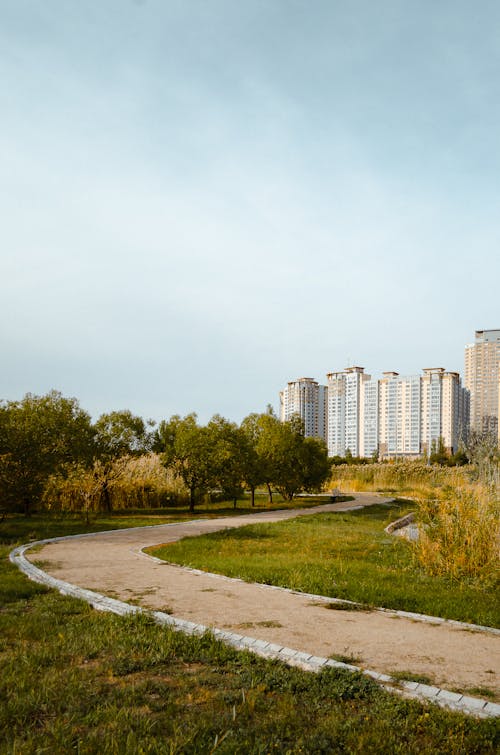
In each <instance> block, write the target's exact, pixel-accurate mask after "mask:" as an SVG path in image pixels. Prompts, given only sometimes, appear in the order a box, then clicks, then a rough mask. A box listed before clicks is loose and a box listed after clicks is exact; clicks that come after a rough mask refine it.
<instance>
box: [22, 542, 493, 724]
mask: <svg viewBox="0 0 500 755" xmlns="http://www.w3.org/2000/svg"><path fill="white" fill-rule="evenodd" d="M120 531H121V532H123V530H120ZM94 534H95V535H97V534H102V533H85V534H82V535H68V536H63V537H56V538H48V539H45V540H38V541H35V542H32V543H27V544H25V545H21V546H18V547H17V548H14V550H12V551H11V553H10V554H9V558H10V561H11V562H12V563H13V564H14V565H15V566H17V567H18V568H19V569H20V571H22V572H23V573H24V574H25V575H26V576H27V577H28V578H29V579H31V580H33V581H34V582H38V583H39V584H43V585H46V586H47V587H50V588H52V589H55V590H58V591H59V592H60V593H61V594H63V595H69V596H71V597H74V598H78V599H80V600H84V601H85V602H87V603H89V604H90V605H91V606H92V607H93V608H95V609H97V610H99V611H109V612H111V613H115V614H118V615H120V616H128V615H133V614H138V613H144V614H147V615H148V616H152V617H153V618H154V619H155V621H157V623H158V624H161V625H165V626H169V627H171V628H172V629H175V630H177V631H181V632H184V633H185V634H188V635H202V634H204V633H205V632H211V633H212V634H213V636H214V637H215V638H216V639H219V640H221V641H222V642H224V643H225V644H227V645H230V646H231V647H233V648H234V649H235V650H247V651H249V652H252V653H255V654H256V655H259V656H261V657H263V658H269V659H273V660H279V661H282V662H283V663H286V664H288V665H290V666H298V667H299V668H302V669H303V670H305V671H311V672H318V671H319V670H320V669H322V668H338V669H343V670H347V671H351V672H358V673H361V674H364V675H365V676H369V677H370V678H372V679H374V680H375V681H376V682H378V683H380V684H381V685H382V686H383V687H384V689H386V690H387V691H389V692H391V693H396V694H400V695H402V696H404V697H410V698H414V699H417V700H419V701H420V702H433V703H435V704H437V705H439V706H441V707H445V708H447V709H449V710H452V711H456V712H460V713H465V714H467V715H471V716H475V717H478V718H495V717H500V705H499V704H497V703H492V702H490V701H487V700H481V699H479V698H472V697H469V696H466V695H462V694H461V693H455V692H451V691H449V690H444V689H440V688H439V687H433V686H430V685H425V684H416V686H415V682H405V681H402V682H399V681H397V680H396V679H393V678H392V677H390V676H388V675H387V674H382V673H379V672H377V671H371V670H369V669H364V668H361V667H359V666H354V665H351V664H348V663H342V662H341V661H335V660H333V659H331V658H321V657H318V656H312V655H309V654H308V653H304V652H303V651H299V650H294V649H293V648H288V647H284V646H281V645H278V644H275V643H271V642H266V641H264V640H258V639H256V638H255V637H250V636H245V635H240V634H236V633H234V632H228V631H226V630H221V629H217V628H212V627H207V626H204V625H203V624H196V623H195V622H192V621H186V620H184V619H179V618H176V617H174V616H171V615H170V614H167V613H164V612H162V611H151V610H149V609H144V608H142V607H140V606H134V605H131V604H130V603H125V602H124V601H121V600H116V599H115V598H109V597H107V596H105V595H102V594H100V593H97V592H94V591H93V590H86V589H84V588H82V587H78V586H77V585H74V584H72V583H70V582H64V581H63V580H60V579H57V578H56V577H52V576H51V575H50V574H47V573H46V572H44V571H43V570H42V569H40V568H39V567H38V566H35V564H33V563H31V562H30V561H28V559H27V558H26V556H25V553H26V551H27V550H29V549H31V548H34V547H36V546H40V545H46V544H48V543H53V542H61V541H62V540H69V539H73V538H79V537H88V536H89V535H94ZM144 555H146V554H144ZM202 573H203V574H206V572H202ZM216 576H220V575H216ZM240 581H242V580H240ZM275 589H286V588H275ZM292 592H294V591H292ZM300 594H301V595H306V597H307V596H308V594H305V593H300ZM311 597H315V598H323V599H325V600H326V599H327V598H325V597H324V596H311ZM328 600H332V599H331V598H328ZM343 602H345V601H343ZM381 610H387V609H381ZM418 615H419V614H415V616H418ZM428 618H432V617H428ZM453 623H460V622H453ZM471 626H474V625H471ZM486 629H488V628H486Z"/></svg>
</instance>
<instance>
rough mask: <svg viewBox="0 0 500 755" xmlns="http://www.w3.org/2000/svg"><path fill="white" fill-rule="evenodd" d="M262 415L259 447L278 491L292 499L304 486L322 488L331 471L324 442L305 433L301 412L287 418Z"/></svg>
mask: <svg viewBox="0 0 500 755" xmlns="http://www.w3.org/2000/svg"><path fill="white" fill-rule="evenodd" d="M261 416H262V417H263V418H265V419H264V420H263V424H264V429H263V431H262V433H261V435H260V438H259V448H260V449H261V453H262V456H263V457H264V458H265V460H266V467H267V475H268V476H269V477H270V481H271V483H272V484H273V485H274V486H275V487H276V489H277V490H278V492H279V493H281V495H282V496H283V498H284V499H285V500H287V501H291V500H293V497H294V496H295V495H296V494H297V493H299V492H300V491H302V490H307V491H314V490H319V489H321V486H322V485H323V483H324V482H325V481H326V479H327V478H328V476H329V474H330V463H329V461H328V453H327V449H326V445H325V443H324V442H323V441H321V440H320V439H318V438H305V437H304V423H303V422H302V420H301V419H300V417H299V416H294V417H291V418H290V419H289V420H288V421H286V422H280V421H279V420H278V419H277V418H275V417H272V416H271V417H269V415H261Z"/></svg>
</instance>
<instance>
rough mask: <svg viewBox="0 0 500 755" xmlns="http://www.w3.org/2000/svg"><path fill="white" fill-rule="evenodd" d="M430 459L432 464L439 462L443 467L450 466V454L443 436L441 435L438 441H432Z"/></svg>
mask: <svg viewBox="0 0 500 755" xmlns="http://www.w3.org/2000/svg"><path fill="white" fill-rule="evenodd" d="M429 461H430V463H431V464H439V465H440V466H441V467H447V466H450V463H451V461H450V455H449V454H448V453H447V451H446V446H445V445H444V440H443V438H442V437H441V436H439V440H438V441H437V442H436V441H435V440H433V441H432V445H431V455H430V456H429Z"/></svg>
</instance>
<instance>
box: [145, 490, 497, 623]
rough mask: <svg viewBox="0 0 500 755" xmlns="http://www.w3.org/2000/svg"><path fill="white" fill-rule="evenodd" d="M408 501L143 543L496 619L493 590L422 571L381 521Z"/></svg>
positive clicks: (206, 562) (210, 561)
mask: <svg viewBox="0 0 500 755" xmlns="http://www.w3.org/2000/svg"><path fill="white" fill-rule="evenodd" d="M412 508H414V505H412V504H411V502H399V503H395V504H384V505H378V506H370V507H367V508H365V509H361V510H358V511H353V512H350V513H335V514H320V515H316V516H311V517H301V518H299V519H294V520H291V521H287V522H280V523H277V524H258V525H252V526H247V527H242V528H239V529H237V530H230V531H222V532H217V533H213V534H211V535H205V536H203V537H200V538H186V539H184V540H182V541H180V542H178V543H174V544H172V545H168V546H166V547H165V546H164V547H157V548H154V549H150V552H151V553H154V555H155V556H158V557H160V558H164V559H166V560H168V561H172V562H175V563H181V564H186V565H189V566H193V567H195V568H198V569H204V570H206V571H211V572H217V573H223V574H226V575H228V576H231V577H239V578H241V579H245V580H247V581H251V582H263V583H265V584H273V585H278V586H281V587H289V588H292V589H296V590H302V591H304V592H311V593H315V594H318V595H327V596H331V597H335V598H347V599H350V600H354V601H359V602H361V603H366V604H368V605H371V606H382V607H387V608H395V609H401V610H405V611H416V612H419V613H426V614H430V615H433V616H442V617H443V618H449V619H457V620H459V621H466V622H471V623H475V624H484V625H487V626H496V627H498V626H500V599H499V591H498V590H493V589H492V588H491V586H490V587H487V586H484V585H483V586H478V585H476V584H474V583H467V582H465V581H461V582H453V581H451V580H450V579H448V578H444V577H435V576H432V577H431V576H429V575H427V574H425V573H424V572H423V571H422V570H421V569H420V568H419V567H418V565H417V564H416V562H415V559H414V558H413V556H412V549H411V546H410V545H409V544H408V543H407V542H406V541H404V540H402V539H401V538H397V537H394V536H392V535H387V534H386V533H385V532H384V527H385V526H386V525H387V524H388V523H389V522H390V521H393V520H394V519H397V518H398V517H400V516H403V515H404V514H406V513H407V512H408V511H410V510H411V509H412Z"/></svg>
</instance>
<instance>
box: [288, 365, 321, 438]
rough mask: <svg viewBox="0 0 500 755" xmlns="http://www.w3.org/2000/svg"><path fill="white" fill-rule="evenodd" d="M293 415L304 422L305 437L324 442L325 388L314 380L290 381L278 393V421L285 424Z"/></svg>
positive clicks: (305, 378)
mask: <svg viewBox="0 0 500 755" xmlns="http://www.w3.org/2000/svg"><path fill="white" fill-rule="evenodd" d="M294 415H298V416H299V417H300V418H301V419H302V421H303V422H304V432H305V435H306V437H313V438H314V437H315V438H322V439H323V440H325V441H326V386H325V385H319V383H317V382H316V380H314V378H308V377H303V378H297V380H291V381H290V382H289V383H288V384H287V386H286V388H285V389H284V390H282V391H280V419H281V421H282V422H286V421H287V420H289V419H290V418H291V417H293V416H294Z"/></svg>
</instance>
